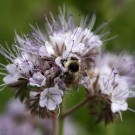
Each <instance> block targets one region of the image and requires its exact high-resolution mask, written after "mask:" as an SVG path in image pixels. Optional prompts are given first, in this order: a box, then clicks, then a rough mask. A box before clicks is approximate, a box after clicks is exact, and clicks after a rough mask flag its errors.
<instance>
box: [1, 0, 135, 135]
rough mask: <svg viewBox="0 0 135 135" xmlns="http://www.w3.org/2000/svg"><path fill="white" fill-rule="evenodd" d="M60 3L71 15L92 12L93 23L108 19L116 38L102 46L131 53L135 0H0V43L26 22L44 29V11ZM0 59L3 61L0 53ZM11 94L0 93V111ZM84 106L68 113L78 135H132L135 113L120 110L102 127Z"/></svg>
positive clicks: (24, 30) (23, 28)
mask: <svg viewBox="0 0 135 135" xmlns="http://www.w3.org/2000/svg"><path fill="white" fill-rule="evenodd" d="M63 4H65V5H66V7H68V8H70V9H71V11H72V12H73V15H74V14H75V15H77V14H82V15H87V14H89V13H91V12H93V11H94V12H96V15H97V21H96V25H98V24H100V23H102V22H103V21H104V20H106V19H112V21H111V26H112V27H113V35H119V37H118V38H116V39H113V40H111V41H109V43H108V44H107V45H106V48H107V49H108V50H109V51H114V52H116V53H118V52H119V53H120V52H122V51H126V52H128V53H132V54H133V55H134V54H135V52H134V51H135V47H134V46H135V0H0V43H1V44H2V45H3V46H4V44H5V41H7V42H8V44H9V45H12V43H13V42H14V35H15V34H14V33H15V31H17V32H18V33H19V34H21V33H25V34H27V33H29V32H30V30H31V29H30V27H29V24H32V25H36V23H37V24H38V25H39V27H40V28H41V29H42V28H44V14H47V15H48V13H49V12H50V11H52V12H57V10H58V7H59V6H62V5H63ZM0 62H1V63H4V62H5V60H4V59H3V57H2V56H0ZM1 81H2V77H1ZM83 95H84V93H83V92H82V91H79V93H78V94H76V95H75V96H73V97H71V96H69V97H68V98H69V100H67V102H68V103H67V106H71V105H72V104H74V103H76V102H78V101H79V100H81V99H82V97H83ZM12 96H13V94H12V92H11V90H10V89H7V88H6V89H5V90H3V91H1V92H0V111H1V112H3V111H4V106H5V105H6V102H7V101H8V100H9V98H10V97H12ZM130 106H132V108H133V109H135V101H134V100H131V101H130ZM87 109H88V108H87V107H84V108H81V109H80V110H79V111H77V112H75V113H74V114H73V115H72V118H73V120H74V122H75V126H76V127H77V131H78V135H118V134H122V135H132V134H135V130H134V128H135V124H134V122H135V114H134V113H132V112H129V111H128V112H125V113H123V121H122V122H121V121H120V120H119V119H118V120H116V121H115V122H114V123H113V124H110V125H108V126H106V127H105V126H104V124H103V123H101V124H98V125H96V124H95V120H94V119H93V118H92V117H91V116H89V114H88V111H87Z"/></svg>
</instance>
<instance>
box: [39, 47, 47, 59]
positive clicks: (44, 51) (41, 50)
mask: <svg viewBox="0 0 135 135" xmlns="http://www.w3.org/2000/svg"><path fill="white" fill-rule="evenodd" d="M47 54H48V52H47V49H46V47H45V46H41V47H40V48H39V55H40V56H41V57H44V56H47Z"/></svg>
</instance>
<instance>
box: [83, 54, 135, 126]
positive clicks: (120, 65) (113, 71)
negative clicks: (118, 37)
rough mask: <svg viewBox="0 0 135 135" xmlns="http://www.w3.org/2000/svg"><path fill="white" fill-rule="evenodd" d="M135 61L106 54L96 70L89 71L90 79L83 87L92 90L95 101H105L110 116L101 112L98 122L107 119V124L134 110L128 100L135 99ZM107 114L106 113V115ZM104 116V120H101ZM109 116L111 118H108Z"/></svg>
mask: <svg viewBox="0 0 135 135" xmlns="http://www.w3.org/2000/svg"><path fill="white" fill-rule="evenodd" d="M134 65H135V61H134V59H133V57H132V56H129V55H126V54H124V55H120V56H116V55H112V54H106V55H103V57H102V58H100V59H99V61H97V64H96V65H95V68H94V69H93V70H92V71H88V72H87V74H88V77H84V78H83V79H82V82H81V83H82V85H83V86H85V88H87V89H88V90H90V93H91V95H93V96H95V97H98V98H95V99H94V101H95V100H99V101H100V102H101V101H103V102H104V104H105V108H102V109H101V110H104V111H105V109H106V111H107V112H108V114H106V115H105V116H104V115H103V112H101V113H100V114H99V115H100V116H99V118H98V121H100V120H102V119H105V123H106V124H107V123H108V122H110V121H112V120H113V118H114V117H115V115H114V114H117V113H119V114H120V116H121V111H126V110H128V109H129V110H132V109H130V108H129V107H128V103H127V99H128V98H131V97H134V95H135V92H134V91H133V90H132V88H134V86H135V78H134V74H135V70H134V69H133V67H134ZM104 114H105V113H104ZM101 115H102V118H101ZM108 115H109V116H108Z"/></svg>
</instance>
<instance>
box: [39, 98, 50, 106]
mask: <svg viewBox="0 0 135 135" xmlns="http://www.w3.org/2000/svg"><path fill="white" fill-rule="evenodd" d="M47 102H48V100H47V98H44V99H43V100H42V99H41V98H40V100H39V105H40V106H41V107H45V106H47Z"/></svg>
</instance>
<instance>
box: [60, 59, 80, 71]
mask: <svg viewBox="0 0 135 135" xmlns="http://www.w3.org/2000/svg"><path fill="white" fill-rule="evenodd" d="M61 63H62V65H63V67H65V69H66V70H67V72H71V73H77V72H78V71H79V68H80V65H79V61H78V59H77V58H75V57H71V58H69V59H67V60H62V61H61Z"/></svg>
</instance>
